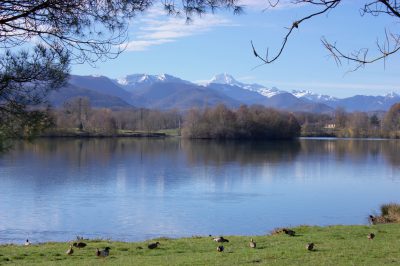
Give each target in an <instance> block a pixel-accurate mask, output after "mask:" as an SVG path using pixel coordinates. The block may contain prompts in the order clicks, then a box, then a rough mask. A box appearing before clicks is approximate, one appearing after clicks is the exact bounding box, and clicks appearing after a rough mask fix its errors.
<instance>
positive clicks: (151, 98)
mask: <svg viewBox="0 0 400 266" xmlns="http://www.w3.org/2000/svg"><path fill="white" fill-rule="evenodd" d="M132 101H133V104H134V105H135V106H140V107H148V108H157V109H173V108H178V109H181V110H187V109H190V108H192V107H200V108H203V107H207V106H215V105H217V104H219V103H223V104H225V105H226V106H229V107H239V106H240V104H241V103H240V102H239V101H236V100H234V99H232V98H231V97H229V96H227V95H225V94H223V93H219V92H216V91H213V90H209V89H207V88H204V87H201V86H198V85H195V84H183V83H172V82H168V83H154V84H152V85H150V86H148V87H145V88H142V89H137V90H135V91H133V92H132Z"/></svg>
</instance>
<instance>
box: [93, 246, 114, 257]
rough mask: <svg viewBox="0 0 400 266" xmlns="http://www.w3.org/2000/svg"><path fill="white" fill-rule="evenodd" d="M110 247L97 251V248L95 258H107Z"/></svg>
mask: <svg viewBox="0 0 400 266" xmlns="http://www.w3.org/2000/svg"><path fill="white" fill-rule="evenodd" d="M110 249H111V248H110V247H105V248H104V249H103V250H99V249H98V248H97V251H96V256H97V257H103V258H105V257H107V256H108V255H110Z"/></svg>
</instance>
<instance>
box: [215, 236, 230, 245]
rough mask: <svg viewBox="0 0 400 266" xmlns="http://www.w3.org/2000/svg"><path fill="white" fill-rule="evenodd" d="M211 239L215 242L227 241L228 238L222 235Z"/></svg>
mask: <svg viewBox="0 0 400 266" xmlns="http://www.w3.org/2000/svg"><path fill="white" fill-rule="evenodd" d="M213 240H214V241H215V242H218V243H223V242H229V240H228V239H226V238H224V237H223V236H220V237H216V238H214V239H213Z"/></svg>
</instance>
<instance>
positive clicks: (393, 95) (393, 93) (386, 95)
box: [384, 91, 400, 98]
mask: <svg viewBox="0 0 400 266" xmlns="http://www.w3.org/2000/svg"><path fill="white" fill-rule="evenodd" d="M384 97H385V98H397V97H400V95H399V94H397V93H395V92H394V91H392V92H389V93H388V94H385V95H384Z"/></svg>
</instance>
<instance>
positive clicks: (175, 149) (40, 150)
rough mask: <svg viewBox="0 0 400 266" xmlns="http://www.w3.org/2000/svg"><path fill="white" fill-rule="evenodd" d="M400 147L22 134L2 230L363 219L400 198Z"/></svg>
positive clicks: (121, 234)
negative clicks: (32, 137)
mask: <svg viewBox="0 0 400 266" xmlns="http://www.w3.org/2000/svg"><path fill="white" fill-rule="evenodd" d="M399 151H400V141H396V140H355V139H354V140H337V139H300V140H298V141H292V142H285V141H275V142H235V141H228V142H219V141H188V140H180V139H176V138H166V139H129V138H120V139H112V138H109V139H50V140H49V139H39V140H37V141H35V142H34V143H27V142H19V143H17V144H16V146H15V148H14V150H12V151H11V152H9V153H7V154H2V155H0V182H1V183H0V184H1V191H2V193H1V194H0V213H1V214H2V216H1V219H0V242H18V241H23V240H24V239H25V238H26V237H28V236H30V237H33V238H34V239H37V241H45V240H63V241H64V240H68V239H70V238H73V237H74V236H75V235H76V234H81V235H86V236H88V237H112V238H114V239H121V240H137V239H146V238H150V237H157V236H163V235H166V236H173V237H174V236H182V235H198V234H204V235H208V234H262V233H265V232H267V231H268V230H270V229H272V228H274V227H277V226H283V225H296V224H321V225H323V224H337V223H341V224H345V223H364V222H365V216H366V215H367V214H368V213H369V212H371V211H372V210H374V209H376V208H377V207H378V205H379V204H380V203H383V202H391V201H399V200H400V196H399V195H398V188H399V185H400V182H399V181H400V175H399V170H400V157H399V156H398V154H399ZM246 217H252V218H253V219H251V221H250V222H249V219H247V218H246ZM149 221H153V222H149ZM154 221H155V222H154Z"/></svg>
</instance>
